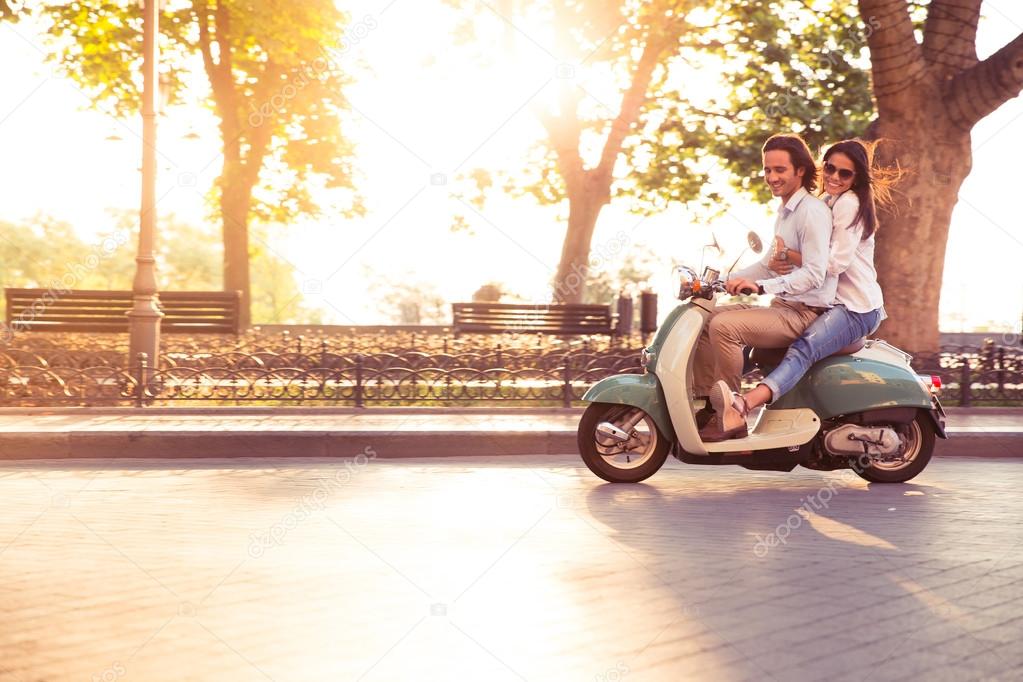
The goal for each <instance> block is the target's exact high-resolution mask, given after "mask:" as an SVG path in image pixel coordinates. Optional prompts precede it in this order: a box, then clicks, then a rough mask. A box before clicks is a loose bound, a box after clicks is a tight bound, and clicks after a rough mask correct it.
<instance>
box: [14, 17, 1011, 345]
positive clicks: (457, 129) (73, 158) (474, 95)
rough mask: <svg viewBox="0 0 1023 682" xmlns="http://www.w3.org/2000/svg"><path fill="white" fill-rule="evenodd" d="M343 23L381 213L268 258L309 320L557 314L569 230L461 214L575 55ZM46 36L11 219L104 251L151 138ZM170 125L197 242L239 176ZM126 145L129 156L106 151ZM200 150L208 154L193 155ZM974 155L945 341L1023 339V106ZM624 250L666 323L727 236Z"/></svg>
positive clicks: (212, 149) (675, 217) (32, 60)
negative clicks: (62, 224)
mask: <svg viewBox="0 0 1023 682" xmlns="http://www.w3.org/2000/svg"><path fill="white" fill-rule="evenodd" d="M344 5H345V7H346V8H348V10H349V11H350V13H351V14H352V17H353V20H354V21H359V20H362V19H364V18H365V17H371V20H370V21H367V22H366V23H367V25H373V26H374V28H371V29H369V30H368V31H367V32H366V33H365V35H364V37H361V38H359V39H357V42H355V44H354V45H353V47H352V49H351V51H350V52H349V53H348V54H347V55H346V57H345V60H346V61H347V62H348V63H350V64H351V68H352V69H356V70H357V71H358V73H359V76H358V78H359V80H358V82H357V84H356V85H354V86H353V87H352V88H351V89H350V90H349V91H348V96H349V98H350V100H351V102H352V104H353V106H354V108H355V112H354V113H353V117H352V118H353V121H352V125H351V127H350V128H349V131H350V134H351V136H352V137H353V139H354V140H355V141H356V143H357V145H358V155H359V158H358V165H359V166H360V169H361V173H362V178H361V180H360V189H361V191H362V193H363V194H364V196H365V197H366V203H367V207H368V213H367V215H366V216H365V217H364V218H360V219H355V220H349V219H344V218H341V217H337V218H334V219H327V220H324V221H319V222H317V223H312V222H305V223H302V224H298V225H292V226H289V227H288V228H287V229H283V228H281V229H276V230H274V231H272V233H271V236H270V237H269V243H268V244H266V246H267V247H269V248H271V249H273V250H274V251H275V252H276V253H278V254H279V255H280V256H281V257H283V258H286V259H287V260H288V261H290V262H291V263H292V264H293V265H294V266H295V268H296V271H297V274H296V277H297V279H298V281H299V284H300V287H302V288H303V290H304V291H306V292H307V293H306V296H305V299H306V304H307V305H308V306H310V307H320V308H322V309H324V311H325V315H324V317H325V321H334V322H337V323H342V324H352V323H359V324H371V323H380V322H386V321H388V320H386V319H385V318H384V316H383V314H382V313H381V312H379V310H378V309H377V303H376V301H375V300H373V298H372V296H371V295H370V293H369V291H368V286H369V282H368V276H367V275H369V276H370V277H377V278H380V279H390V280H395V281H397V280H399V279H400V280H404V281H409V282H414V283H416V284H420V285H433V286H434V287H436V289H437V290H438V291H439V293H440V294H441V295H442V296H443V297H444V298H446V299H447V300H448V301H457V300H469V298H470V296H471V295H472V293H473V291H475V290H476V289H477V288H478V287H479V286H480V285H481V284H483V283H485V282H488V281H498V282H504V283H505V284H506V288H507V289H508V290H510V291H513V292H516V293H518V294H520V295H522V296H524V297H526V298H527V299H530V300H536V301H542V300H544V299H545V297H546V295H547V293H548V291H549V289H548V283H549V281H550V278H551V275H552V274H553V272H554V269H555V268H556V266H557V261H558V257H559V255H560V249H561V241H562V238H563V235H564V222H563V219H562V217H561V216H560V215H559V211H558V210H556V209H552V208H541V207H538V206H536V205H535V204H534V203H533V202H532V201H531V200H529V199H519V200H511V199H508V198H501V197H498V198H497V199H495V200H494V201H492V202H490V203H489V204H488V205H487V207H486V209H485V210H484V211H483V212H482V213H476V212H474V211H473V210H472V209H470V208H468V207H467V206H466V205H465V204H463V203H461V202H460V201H459V200H458V199H457V198H455V197H454V196H452V192H451V189H452V185H451V184H450V180H451V179H452V178H454V177H455V176H456V175H457V173H458V172H464V171H467V170H471V169H472V168H474V167H504V168H514V167H515V166H516V163H517V162H518V161H519V160H520V159H522V158H523V157H524V155H525V151H526V150H527V148H528V147H529V146H530V144H531V142H532V141H533V140H535V139H537V137H538V136H539V135H541V134H542V131H541V129H540V127H539V125H538V123H537V122H536V120H535V118H534V117H533V115H532V114H531V113H530V111H529V108H528V106H526V104H527V102H529V101H531V100H532V99H533V98H543V97H546V96H547V94H548V93H549V92H550V90H551V80H552V79H554V78H556V77H557V75H558V71H557V69H558V66H559V64H560V63H561V60H560V59H559V55H558V54H557V47H556V46H553V45H546V44H544V42H543V37H542V36H540V37H538V38H537V43H532V42H531V41H529V40H525V41H520V42H521V43H522V44H521V45H520V46H519V48H518V51H517V53H516V54H515V56H514V59H508V58H503V59H502V55H497V58H496V59H495V60H494V63H493V64H491V65H489V66H485V67H484V66H479V65H477V64H475V63H474V62H473V60H471V59H468V58H467V57H466V53H465V52H464V51H461V50H459V49H456V48H448V49H443V48H441V47H439V46H440V45H443V44H445V43H448V42H449V38H450V30H451V27H452V25H453V17H452V15H451V12H450V10H448V9H447V8H445V7H444V6H443V5H442V3H441V1H440V0H415V1H414V2H413V0H393V1H392V0H352V1H351V2H346V3H344ZM983 13H984V16H985V18H984V20H983V21H982V23H981V26H980V35H979V38H978V41H979V51H980V53H981V57H984V56H986V55H988V54H990V53H991V52H993V51H995V50H996V49H998V48H999V47H1001V46H1002V45H1003V44H1005V43H1006V42H1008V41H1009V40H1011V39H1012V38H1013V37H1015V36H1016V35H1018V34H1019V33H1021V32H1023V3H1019V2H1017V1H1015V0H987V1H986V2H985V3H984V7H983ZM35 30H36V29H35V27H33V26H31V25H28V24H24V23H23V24H18V25H15V26H9V25H6V24H5V25H0V60H2V63H4V64H5V65H6V66H7V69H6V83H5V87H4V88H3V89H2V91H0V149H2V150H3V160H4V163H3V164H2V165H0V188H2V192H3V194H2V196H3V203H2V206H3V210H2V212H0V219H3V220H8V221H14V220H21V219H29V218H31V217H32V216H35V215H38V214H40V213H43V214H49V215H52V216H55V217H57V218H61V219H64V220H67V221H69V222H71V223H72V224H73V225H75V227H76V228H77V229H78V231H79V232H80V233H81V234H83V235H86V236H88V235H93V234H96V233H99V232H102V231H104V230H109V229H111V228H112V221H111V219H110V217H109V213H108V211H109V209H129V210H137V207H138V202H139V174H138V173H137V171H136V168H137V167H138V166H139V163H140V162H139V159H140V158H141V151H140V149H141V147H140V142H139V139H138V131H139V128H140V126H139V124H138V122H136V121H131V122H128V123H123V122H117V121H115V120H114V119H112V118H111V117H109V116H106V115H105V114H103V113H100V112H95V111H91V110H87V109H85V107H86V106H87V105H88V100H87V98H86V97H85V96H84V95H83V94H82V93H81V92H79V91H78V90H77V89H76V87H75V86H74V85H73V84H72V83H71V82H70V81H69V80H67V79H65V78H64V77H62V76H61V75H60V74H59V72H56V71H55V70H54V69H53V68H52V66H51V65H48V64H46V63H44V61H43V52H42V49H41V47H40V44H39V41H38V38H37V37H36V35H35ZM495 45H496V49H500V44H495ZM367 67H369V68H368V69H367ZM577 76H578V78H580V79H581V82H582V83H583V84H584V87H586V88H587V89H588V90H589V91H590V92H591V93H592V94H593V95H594V96H595V97H596V98H598V99H600V100H602V101H606V102H607V103H608V104H614V103H615V102H616V101H617V99H616V98H615V97H614V94H613V93H612V92H609V91H608V90H607V88H606V86H605V85H603V84H602V82H601V81H600V80H599V79H595V78H593V77H592V76H590V75H588V74H586V73H585V71H583V70H581V69H580V70H579V71H578V72H577ZM707 76H708V77H713V74H707ZM168 114H169V115H168V116H165V117H162V118H161V121H160V140H161V142H160V149H161V151H162V154H163V160H162V163H161V171H160V173H161V175H160V190H159V192H158V195H159V196H161V197H162V198H161V199H160V203H159V210H160V212H161V213H163V214H168V213H174V214H176V215H177V216H178V217H180V218H183V219H186V220H188V221H191V222H196V223H198V222H200V221H203V220H205V212H206V208H205V206H204V195H205V193H206V191H207V190H208V188H209V187H210V184H211V183H212V182H213V180H214V179H215V178H216V176H217V174H218V172H219V170H220V158H219V139H218V136H217V134H216V130H215V124H214V120H213V118H212V116H211V114H210V113H209V112H207V111H205V110H202V109H199V108H185V107H178V108H175V109H173V110H171V111H170V112H168ZM115 132H116V133H117V135H118V136H120V137H121V138H123V139H122V140H121V141H119V142H117V141H109V140H107V139H106V138H107V137H109V136H110V135H111V134H113V133H115ZM189 132H195V133H198V135H199V139H198V140H192V141H187V140H185V139H183V138H184V136H185V134H186V133H189ZM973 138H974V170H973V173H972V174H971V175H970V177H969V178H968V179H967V181H966V182H965V184H964V185H963V188H962V190H961V192H960V201H959V204H958V206H957V208H956V211H955V214H954V216H953V221H952V229H951V235H950V239H949V244H948V258H947V260H946V266H945V281H944V283H943V288H942V309H941V315H942V327H943V329H945V330H947V331H959V330H960V329H971V328H974V327H976V326H978V325H984V324H991V323H1001V324H1002V325H1004V326H1006V327H1007V328H1010V329H1011V328H1018V325H1019V320H1020V317H1021V314H1023V280H1021V279H1020V278H1019V277H1018V276H1015V273H1016V272H1018V270H1019V263H1020V262H1021V258H1023V229H1021V228H1023V225H1021V224H1020V223H1021V219H1020V213H1019V199H1018V197H1017V196H1015V194H1014V192H1015V187H1014V185H1015V183H1016V181H1017V178H1016V177H1015V176H1016V173H1014V171H1013V168H1014V164H1015V163H1017V161H1018V159H1019V158H1021V156H1023V155H1021V152H1023V101H1021V100H1020V99H1016V100H1013V101H1011V102H1010V103H1008V104H1006V105H1005V106H1003V107H1002V108H1001V109H1000V110H999V111H997V112H996V113H995V114H993V115H991V116H990V117H988V118H987V119H986V120H985V121H983V122H981V123H980V124H979V125H978V126H977V127H976V128H975V130H974V136H973ZM518 165H519V166H520V167H521V165H522V163H518ZM445 180H446V181H447V182H445ZM441 183H443V184H441ZM772 210H773V208H769V207H764V206H756V205H751V204H749V203H748V201H747V200H745V199H743V198H742V197H738V196H736V197H734V198H733V203H732V205H731V206H730V207H729V215H728V216H726V217H725V218H724V219H722V220H721V221H719V222H718V223H716V224H715V225H713V226H711V227H712V228H713V230H714V232H715V233H716V234H717V236H718V238H719V239H720V241H721V242H722V243H723V244H724V245H725V246H726V249H728V252H727V256H726V258H725V261H726V262H730V261H731V260H732V259H734V258H735V256H736V255H738V250H739V249H741V245H742V244H743V242H744V235H745V232H746V230H747V229H749V228H750V227H752V228H753V229H755V230H757V231H758V232H759V233H760V234H761V236H763V237H765V238H766V237H768V236H769V234H770V232H771V225H772V223H773V218H772ZM456 213H460V214H463V215H465V216H466V218H467V220H468V222H469V224H470V226H471V227H472V231H471V233H467V232H459V233H452V232H451V230H450V228H449V226H450V225H451V222H452V218H453V216H454V215H455V214H456ZM620 232H624V233H625V234H627V235H628V242H627V243H626V246H625V249H626V250H627V249H628V248H630V247H637V245H648V246H649V247H650V248H652V249H654V250H655V251H656V253H657V254H658V255H659V256H661V258H662V260H663V267H662V268H661V271H662V274H659V275H658V276H657V277H656V278H655V281H654V282H652V283H651V284H652V285H653V286H654V288H655V290H657V291H658V292H659V293H660V296H661V306H660V308H661V313H662V315H663V314H664V313H665V312H666V311H667V310H668V309H669V305H670V302H671V301H672V292H671V291H670V290H669V289H668V288H667V282H668V274H669V272H670V268H671V265H672V262H673V261H684V262H687V263H691V264H699V260H700V246H701V245H703V244H704V243H706V242H707V241H708V239H709V236H710V228H708V227H707V226H699V225H694V224H693V217H692V216H691V215H688V214H686V212H685V211H683V210H681V209H673V210H670V211H667V212H665V213H664V214H661V215H657V216H653V217H649V218H645V219H643V218H641V217H638V216H634V215H631V214H629V213H628V212H626V211H624V210H623V209H621V208H620V207H617V206H610V207H607V208H605V209H604V211H603V213H602V214H601V218H600V222H599V223H598V226H597V232H596V235H595V236H594V240H593V244H594V249H595V250H597V249H601V248H605V250H606V245H608V244H613V243H614V242H615V241H616V235H617V234H618V233H620ZM130 248H134V247H133V246H130ZM624 253H625V251H624V250H623V251H619V252H618V254H617V255H614V256H613V257H615V258H620V257H621V255H624ZM967 284H969V285H970V286H969V287H967V286H966V285H967ZM986 292H990V293H986Z"/></svg>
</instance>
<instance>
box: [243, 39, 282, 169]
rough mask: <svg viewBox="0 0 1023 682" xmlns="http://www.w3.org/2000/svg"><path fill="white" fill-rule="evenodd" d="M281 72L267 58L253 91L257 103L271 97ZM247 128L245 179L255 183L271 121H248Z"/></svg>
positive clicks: (269, 134)
mask: <svg viewBox="0 0 1023 682" xmlns="http://www.w3.org/2000/svg"><path fill="white" fill-rule="evenodd" d="M281 73H283V71H282V70H281V69H280V68H279V67H278V66H277V65H276V64H275V63H274V62H273V61H272V60H270V59H267V61H266V65H265V67H264V68H263V74H262V75H261V76H260V78H259V82H258V83H257V84H256V87H255V89H254V91H253V98H254V100H255V101H256V102H257V103H258V104H261V103H263V102H269V101H270V100H271V99H272V97H273V94H274V93H273V91H274V89H275V88H277V87H278V86H279V85H280V84H281ZM277 113H278V115H279V114H280V112H277ZM249 130H250V133H249V148H248V150H247V152H246V154H245V181H246V182H247V183H249V184H250V185H255V184H256V180H258V179H259V170H260V169H261V168H262V167H263V158H264V157H265V156H266V152H267V149H269V147H270V140H271V139H273V125H272V122H271V121H265V120H264V121H261V122H260V124H259V125H256V126H253V125H252V124H251V122H250V124H249Z"/></svg>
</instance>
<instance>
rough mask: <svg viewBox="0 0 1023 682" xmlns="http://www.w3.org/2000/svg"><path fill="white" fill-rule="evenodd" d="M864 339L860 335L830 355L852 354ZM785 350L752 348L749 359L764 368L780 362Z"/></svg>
mask: <svg viewBox="0 0 1023 682" xmlns="http://www.w3.org/2000/svg"><path fill="white" fill-rule="evenodd" d="M866 341H867V338H866V337H865V336H861V337H860V338H858V339H856V340H855V341H853V342H852V343H850V344H849V345H848V346H846V347H845V348H840V349H838V350H837V351H835V352H834V353H832V354H831V357H835V356H836V355H852V354H853V353H855V352H857V351H858V350H860V349H861V348H863V346H864V344H865V343H866ZM787 351H788V348H787V347H786V348H754V349H753V352H752V353H751V354H750V360H751V361H752V362H753V363H754V364H755V365H757V366H758V367H760V369H764V368H765V367H777V366H778V365H779V364H781V361H782V358H784V357H785V353H786V352H787Z"/></svg>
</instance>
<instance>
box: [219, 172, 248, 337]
mask: <svg viewBox="0 0 1023 682" xmlns="http://www.w3.org/2000/svg"><path fill="white" fill-rule="evenodd" d="M251 201H252V186H251V185H250V184H248V183H247V182H245V181H244V180H243V179H241V178H238V177H236V176H235V174H234V173H233V172H232V171H231V170H230V169H228V168H226V167H225V168H224V172H223V174H222V175H221V193H220V213H221V218H222V220H223V235H224V290H225V291H234V290H237V291H240V292H241V310H240V311H239V316H240V318H241V326H242V328H243V329H244V328H246V327H248V326H249V325H250V323H251V322H252V287H251V284H250V281H249V224H248V221H249V206H250V204H251Z"/></svg>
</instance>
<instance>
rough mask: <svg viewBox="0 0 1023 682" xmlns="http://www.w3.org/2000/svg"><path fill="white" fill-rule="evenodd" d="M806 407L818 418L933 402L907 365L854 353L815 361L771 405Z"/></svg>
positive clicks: (925, 406)
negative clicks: (794, 383)
mask: <svg viewBox="0 0 1023 682" xmlns="http://www.w3.org/2000/svg"><path fill="white" fill-rule="evenodd" d="M801 407H808V408H810V409H811V410H813V411H814V412H816V413H817V416H819V417H820V418H821V419H830V418H832V417H836V416H838V415H842V414H855V413H858V412H866V411H868V410H879V409H884V408H888V407H913V408H920V409H923V410H928V411H930V410H931V409H933V407H934V405H933V402H932V400H931V396H930V393H928V392H927V390H925V389H924V387H923V385H922V384H921V383H920V380H919V379H917V376H916V374H915V373H914V372H913V371H912V369H910V368H909V367H900V366H899V365H893V364H889V363H887V362H879V361H877V360H872V359H869V358H858V357H856V356H851V355H847V356H840V357H833V358H828V359H826V360H822V361H821V362H818V363H817V364H816V365H814V366H813V368H812V369H811V370H810V371H809V372H807V373H806V375H805V376H804V377H803V378H802V380H801V381H800V382H799V383H798V384H797V385H796V386H795V388H793V389H792V390H791V391H789V392H788V393H786V394H785V395H783V396H782V397H781V398H780V399H778V400H776V401H775V402H773V403H772V404H771V409H796V408H801Z"/></svg>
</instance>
